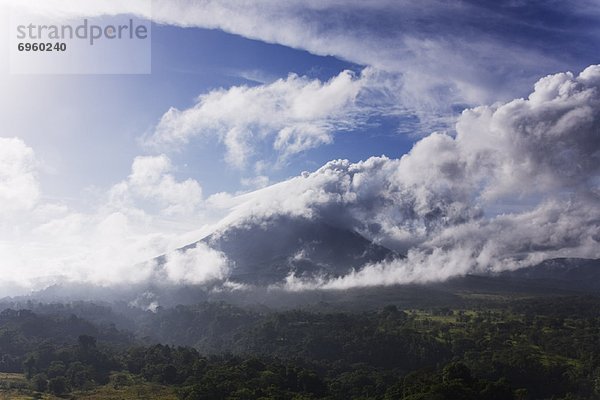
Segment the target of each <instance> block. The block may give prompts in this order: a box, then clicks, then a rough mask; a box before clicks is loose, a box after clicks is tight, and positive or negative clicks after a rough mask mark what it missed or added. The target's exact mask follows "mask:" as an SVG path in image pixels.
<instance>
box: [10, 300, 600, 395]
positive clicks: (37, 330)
mask: <svg viewBox="0 0 600 400" xmlns="http://www.w3.org/2000/svg"><path fill="white" fill-rule="evenodd" d="M6 305H8V304H4V306H6ZM12 306H13V307H12V308H5V309H4V311H2V312H1V313H0V372H4V373H7V374H23V376H24V381H22V382H21V383H15V382H12V383H11V382H10V381H3V382H2V388H3V389H2V390H3V391H5V392H6V393H17V392H18V393H20V394H29V395H30V396H31V397H30V398H41V397H40V394H41V393H48V395H50V394H52V395H54V396H61V397H64V398H86V397H85V394H86V393H88V394H89V393H94V392H95V391H98V390H107V389H106V388H110V390H113V391H117V392H118V391H119V390H125V389H124V388H130V389H131V390H133V389H132V388H139V387H140V386H139V385H141V384H153V385H156V388H157V389H156V390H158V392H156V393H160V390H161V389H160V388H163V389H164V388H168V389H169V390H171V392H170V393H172V395H173V396H174V397H173V398H179V399H186V400H194V399H407V400H408V399H411V400H416V399H484V400H485V399H498V400H510V399H597V398H600V298H598V297H593V296H571V297H539V298H531V299H520V300H519V299H513V300H506V299H504V300H485V301H484V300H481V301H479V302H478V305H477V306H473V307H471V308H461V309H457V308H447V307H442V308H440V307H438V308H430V309H400V308H399V307H397V306H396V305H387V306H385V307H382V308H380V309H378V310H376V311H367V312H330V311H327V312H322V311H318V310H310V311H308V310H288V311H282V310H279V311H272V310H257V309H247V308H240V307H235V306H232V305H228V304H225V303H202V304H198V305H194V306H177V307H175V308H167V309H161V308H159V309H157V310H155V311H154V312H151V311H141V310H139V309H138V310H134V309H129V311H128V312H129V315H125V311H123V310H121V311H118V310H119V307H118V306H116V307H114V309H113V308H111V307H109V306H107V305H97V304H92V303H84V302H78V303H70V304H42V303H32V302H29V303H27V304H20V305H17V304H12ZM82 315H87V316H89V320H88V319H86V318H82ZM126 326H129V327H130V328H131V329H126V328H125V327H126ZM158 343H161V344H158ZM13 376H14V375H13ZM131 390H130V391H129V392H127V393H134V392H132V391H131ZM136 390H139V389H136ZM121 393H125V392H121ZM36 396H37V397H36ZM135 397H136V396H135V395H133V398H135ZM137 397H144V396H142V395H139V396H137ZM162 397H164V398H168V396H167V395H164V396H162ZM98 398H101V397H98ZM105 398H111V397H110V396H108V395H106V396H105ZM114 398H125V397H124V395H123V394H121V397H114ZM157 398H159V397H157Z"/></svg>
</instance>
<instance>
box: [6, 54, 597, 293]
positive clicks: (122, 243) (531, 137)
mask: <svg viewBox="0 0 600 400" xmlns="http://www.w3.org/2000/svg"><path fill="white" fill-rule="evenodd" d="M335 79H342V82H343V85H342V86H346V85H349V86H350V87H353V86H352V85H353V82H355V80H358V79H359V78H356V77H352V76H346V75H341V78H340V77H338V78H335ZM335 79H334V80H335ZM334 80H332V81H331V82H329V83H325V84H323V83H314V82H311V81H305V80H303V79H300V78H295V77H292V78H288V80H281V81H279V82H278V83H275V84H274V85H275V86H277V85H281V86H284V87H285V86H286V85H290V81H291V82H292V84H293V85H299V87H300V88H301V89H303V88H305V87H308V88H309V89H307V93H310V95H311V96H314V95H315V93H321V90H323V89H324V88H329V86H331V85H332V82H334ZM272 89H273V88H272V87H270V88H269V90H263V89H260V90H262V91H261V95H262V96H266V97H267V98H268V99H271V100H272V98H273V97H272V96H271V94H272ZM244 91H245V92H244ZM251 91H252V89H243V90H242V92H244V93H246V92H251ZM300 91H302V90H300ZM325 92H326V93H329V92H328V91H327V90H325ZM334 92H335V93H338V91H337V90H336V91H334ZM228 93H229V92H227V91H222V92H219V95H228ZM342 93H344V95H342V96H339V97H337V96H334V97H335V98H340V99H343V100H340V102H339V103H337V104H342V103H343V104H346V103H345V102H346V99H348V98H352V96H347V95H346V93H347V92H346V91H342ZM350 93H354V92H352V91H350ZM242 97H243V96H242ZM317 97H318V96H317ZM283 98H286V97H285V96H284V97H283ZM256 101H258V102H260V101H262V100H261V99H258V98H257V99H256ZM275 103H277V102H275ZM261 104H262V103H261ZM266 104H270V103H269V102H268V101H267V103H266ZM277 104H279V103H277ZM283 104H284V106H281V107H282V109H283V110H284V111H283V115H284V122H283V123H281V122H278V124H279V125H276V126H277V128H279V129H280V130H281V129H283V127H285V125H286V124H288V123H293V122H295V120H294V118H293V116H295V115H305V114H303V112H306V113H309V114H310V115H312V116H316V117H315V118H316V119H317V120H319V118H321V114H319V111H318V110H309V111H298V113H299V114H294V113H293V112H292V111H290V110H292V109H293V106H291V104H293V101H292V102H287V103H286V102H284V103H283ZM203 107H205V105H204V103H202V101H200V102H199V103H198V107H194V108H193V109H191V110H192V111H190V115H193V114H194V113H196V112H199V111H198V110H197V108H199V109H200V110H202V109H203ZM286 107H287V108H286ZM344 107H346V106H344ZM344 107H342V109H345V108H344ZM334 110H337V108H334ZM202 112H204V111H202ZM183 113H185V111H184V112H183ZM333 114H334V115H335V112H334V113H333ZM250 115H252V114H250ZM252 118H254V117H252ZM323 118H329V116H323ZM184 119H185V118H184ZM307 120H309V121H312V119H311V118H308V119H307ZM290 121H291V122H290ZM233 123H237V122H236V121H234V122H233ZM274 131H275V130H274ZM599 135H600V66H597V65H595V66H590V67H588V68H586V69H585V70H584V71H583V72H581V73H580V74H579V75H574V74H572V73H560V74H554V75H549V76H547V77H545V78H542V79H541V80H539V81H538V82H537V83H536V85H535V87H534V90H533V92H532V93H531V94H530V95H529V96H528V97H527V98H521V99H516V100H513V101H510V102H506V103H498V104H495V105H492V106H481V107H476V108H472V109H468V110H465V111H464V112H463V113H462V115H461V116H460V117H459V119H458V122H457V124H456V134H455V135H450V134H445V133H432V134H430V135H429V136H427V137H425V138H423V139H421V140H419V141H418V142H416V143H415V145H414V146H413V148H412V150H411V151H410V152H409V153H407V154H406V155H404V156H403V157H401V158H399V159H390V158H387V157H385V156H381V157H372V158H369V159H367V160H365V161H361V162H358V163H351V162H349V161H346V160H334V161H331V162H329V163H327V164H326V165H324V166H323V167H321V168H320V169H318V170H317V171H315V172H312V173H308V172H306V173H303V174H302V175H300V176H298V177H294V178H291V179H289V180H286V181H284V182H280V183H277V184H274V185H271V186H267V187H265V188H263V189H260V190H257V191H254V192H250V193H246V194H241V195H240V194H227V193H220V194H216V195H212V196H209V197H208V198H204V197H203V194H202V189H201V186H200V184H199V183H198V182H196V181H194V180H189V179H188V180H178V179H177V178H176V176H175V172H176V168H175V167H174V166H172V165H171V162H170V160H169V159H168V157H166V156H164V155H157V156H144V157H138V158H136V159H135V160H134V161H133V163H132V169H131V172H130V174H129V176H128V177H126V178H125V179H124V180H123V181H121V182H118V183H117V184H115V185H113V186H112V187H111V188H109V189H108V190H107V193H105V194H104V195H103V196H102V200H101V201H100V202H99V204H98V205H97V207H96V209H95V211H94V212H93V213H81V212H76V211H73V210H71V209H69V208H68V207H66V206H64V205H61V204H56V203H52V202H49V201H47V200H45V199H44V197H43V195H42V194H41V191H40V185H39V183H38V181H37V178H36V164H37V163H36V160H35V154H34V152H33V150H32V149H31V148H29V147H28V146H27V145H26V144H25V143H23V141H21V140H19V139H1V142H0V143H1V144H2V146H0V165H2V166H5V168H3V171H2V175H0V188H1V189H2V190H0V201H2V204H4V205H5V206H6V207H14V210H13V211H14V212H11V213H10V215H9V214H6V213H4V214H0V218H2V224H1V226H2V230H1V233H2V240H1V241H0V255H1V260H2V271H3V272H5V276H7V277H9V276H10V278H8V279H13V280H14V283H15V287H17V286H18V285H22V286H23V287H34V286H35V285H36V282H37V284H42V282H45V283H47V282H49V281H51V280H52V279H56V280H59V279H62V280H70V281H77V282H94V283H104V284H110V283H115V282H144V281H148V280H152V279H158V278H160V279H163V278H164V281H165V282H170V283H176V284H184V283H194V284H198V283H203V282H212V281H215V280H221V281H227V279H228V276H229V274H230V273H231V269H232V268H234V267H235V266H232V265H230V264H229V262H228V260H227V259H226V256H225V255H224V254H222V253H219V252H217V251H215V250H214V249H211V248H209V247H206V246H199V247H198V248H197V250H194V251H191V252H190V251H188V252H175V253H170V251H171V250H172V249H174V248H178V247H181V246H182V245H185V244H187V243H191V242H194V241H196V240H198V239H199V238H201V237H203V236H205V235H207V234H208V233H211V232H214V231H217V232H219V231H226V230H227V229H228V228H229V227H231V226H239V225H241V224H249V223H261V222H262V221H266V220H268V219H269V218H271V217H273V216H277V215H288V216H293V217H299V218H309V219H310V218H314V219H324V220H326V221H327V222H329V223H332V224H335V225H336V226H340V227H344V228H347V229H351V230H354V231H356V232H359V233H361V234H362V235H363V236H365V237H367V238H368V239H370V240H373V241H375V242H377V243H381V244H383V245H385V246H388V247H390V248H393V249H395V250H398V251H400V252H402V253H404V254H406V255H407V257H406V258H405V259H402V260H394V261H386V262H382V263H378V264H374V265H367V266H365V267H364V268H362V269H360V270H357V271H354V272H353V273H351V274H349V275H347V276H341V277H333V278H332V277H325V276H315V277H314V278H313V279H307V278H298V277H295V276H293V275H290V276H289V277H288V279H287V281H286V282H283V283H282V286H283V287H285V288H287V289H289V290H302V289H307V288H331V289H341V288H349V287H357V286H369V285H385V284H396V283H409V282H427V281H433V280H441V279H445V278H448V277H451V276H456V275H461V274H465V273H470V272H477V271H490V270H491V271H499V270H503V269H512V268H518V267H522V266H527V265H532V264H534V263H537V262H539V261H542V260H544V259H547V258H552V257H589V258H598V257H600V246H599V244H600V137H599ZM19 213H27V214H28V215H29V218H27V219H24V220H23V221H20V222H19V221H18V218H16V216H18V215H23V214H19ZM223 214H226V216H225V217H224V218H222V219H221V220H220V221H219V222H218V223H217V222H216V220H215V219H216V218H217V216H219V215H223ZM211 218H212V219H211ZM15 221H17V223H16V224H15V223H14V222H15ZM8 222H11V224H9V223H8ZM213 222H214V223H215V224H213ZM23 243H26V245H24V244H23ZM164 253H169V255H168V256H167V261H166V264H165V266H164V267H161V268H162V269H161V268H159V270H158V271H157V269H156V268H157V265H156V264H153V263H146V264H143V265H140V264H139V263H140V262H141V261H144V260H148V259H150V258H152V257H154V256H157V255H159V254H164ZM133 265H139V267H132V266H133ZM8 271H11V274H9V273H8ZM5 282H7V281H5Z"/></svg>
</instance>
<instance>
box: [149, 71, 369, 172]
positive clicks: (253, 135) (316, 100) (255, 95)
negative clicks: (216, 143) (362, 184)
mask: <svg viewBox="0 0 600 400" xmlns="http://www.w3.org/2000/svg"><path fill="white" fill-rule="evenodd" d="M368 74H369V72H368V71H367V70H365V71H364V72H363V74H361V75H360V76H355V74H354V73H352V72H350V71H343V72H341V73H340V74H339V75H337V76H336V77H334V78H332V79H331V80H329V81H327V82H321V81H319V80H318V79H314V80H311V79H308V78H306V77H300V76H297V75H294V74H292V75H290V76H288V77H287V78H285V79H279V80H277V81H275V82H273V83H269V84H265V85H260V86H255V87H248V86H234V87H231V88H229V89H219V90H214V91H211V92H210V93H208V94H205V95H202V96H200V97H199V98H198V102H197V103H196V104H195V105H194V106H193V107H191V108H189V109H186V110H183V111H180V110H177V109H175V108H171V109H170V110H169V111H168V112H167V113H165V114H164V115H163V116H162V118H161V120H160V122H159V124H158V125H157V127H156V129H155V132H154V134H153V135H152V137H151V138H150V139H149V143H150V144H151V145H152V144H153V145H157V146H164V145H171V146H173V145H174V146H177V145H182V144H186V143H187V142H189V141H190V140H191V139H192V138H194V137H198V136H216V137H217V138H218V139H219V140H220V141H221V142H222V143H223V144H224V145H225V147H226V150H227V152H226V156H225V157H226V160H227V161H228V162H229V163H230V164H231V165H234V166H236V167H243V166H245V165H246V163H247V161H248V160H249V159H250V158H251V157H252V156H253V155H254V153H255V152H256V151H257V147H258V145H257V143H265V142H266V143H270V144H271V146H272V149H273V150H275V151H276V152H277V153H278V154H279V156H280V157H281V158H283V159H285V158H286V157H289V156H291V155H293V154H296V153H299V152H302V151H305V150H307V149H311V148H314V147H317V146H320V145H323V144H327V143H331V142H332V140H333V134H334V132H335V131H338V130H344V129H350V128H352V127H355V126H356V125H357V124H359V123H360V121H361V119H364V117H365V113H364V112H362V113H361V112H359V110H358V106H357V104H356V99H357V97H358V95H359V93H360V92H361V89H362V88H363V87H364V86H365V84H366V82H367V81H368V79H369V78H368Z"/></svg>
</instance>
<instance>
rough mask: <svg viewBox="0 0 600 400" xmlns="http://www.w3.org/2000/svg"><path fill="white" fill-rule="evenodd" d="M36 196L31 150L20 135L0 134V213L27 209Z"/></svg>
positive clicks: (34, 167)
mask: <svg viewBox="0 0 600 400" xmlns="http://www.w3.org/2000/svg"><path fill="white" fill-rule="evenodd" d="M39 197H40V188H39V183H38V179H37V176H36V160H35V154H34V152H33V150H32V149H31V148H30V147H28V146H27V145H26V144H25V143H24V142H23V141H22V140H21V139H17V138H0V214H2V215H5V216H6V215H8V214H11V213H14V212H16V211H24V210H30V209H32V208H33V207H34V206H35V205H36V204H37V202H38V201H39Z"/></svg>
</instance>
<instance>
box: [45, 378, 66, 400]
mask: <svg viewBox="0 0 600 400" xmlns="http://www.w3.org/2000/svg"><path fill="white" fill-rule="evenodd" d="M48 390H50V392H52V393H54V394H55V395H57V396H58V395H61V394H63V393H65V392H66V391H67V380H66V379H65V377H64V376H59V377H56V378H52V379H50V381H49V382H48Z"/></svg>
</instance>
